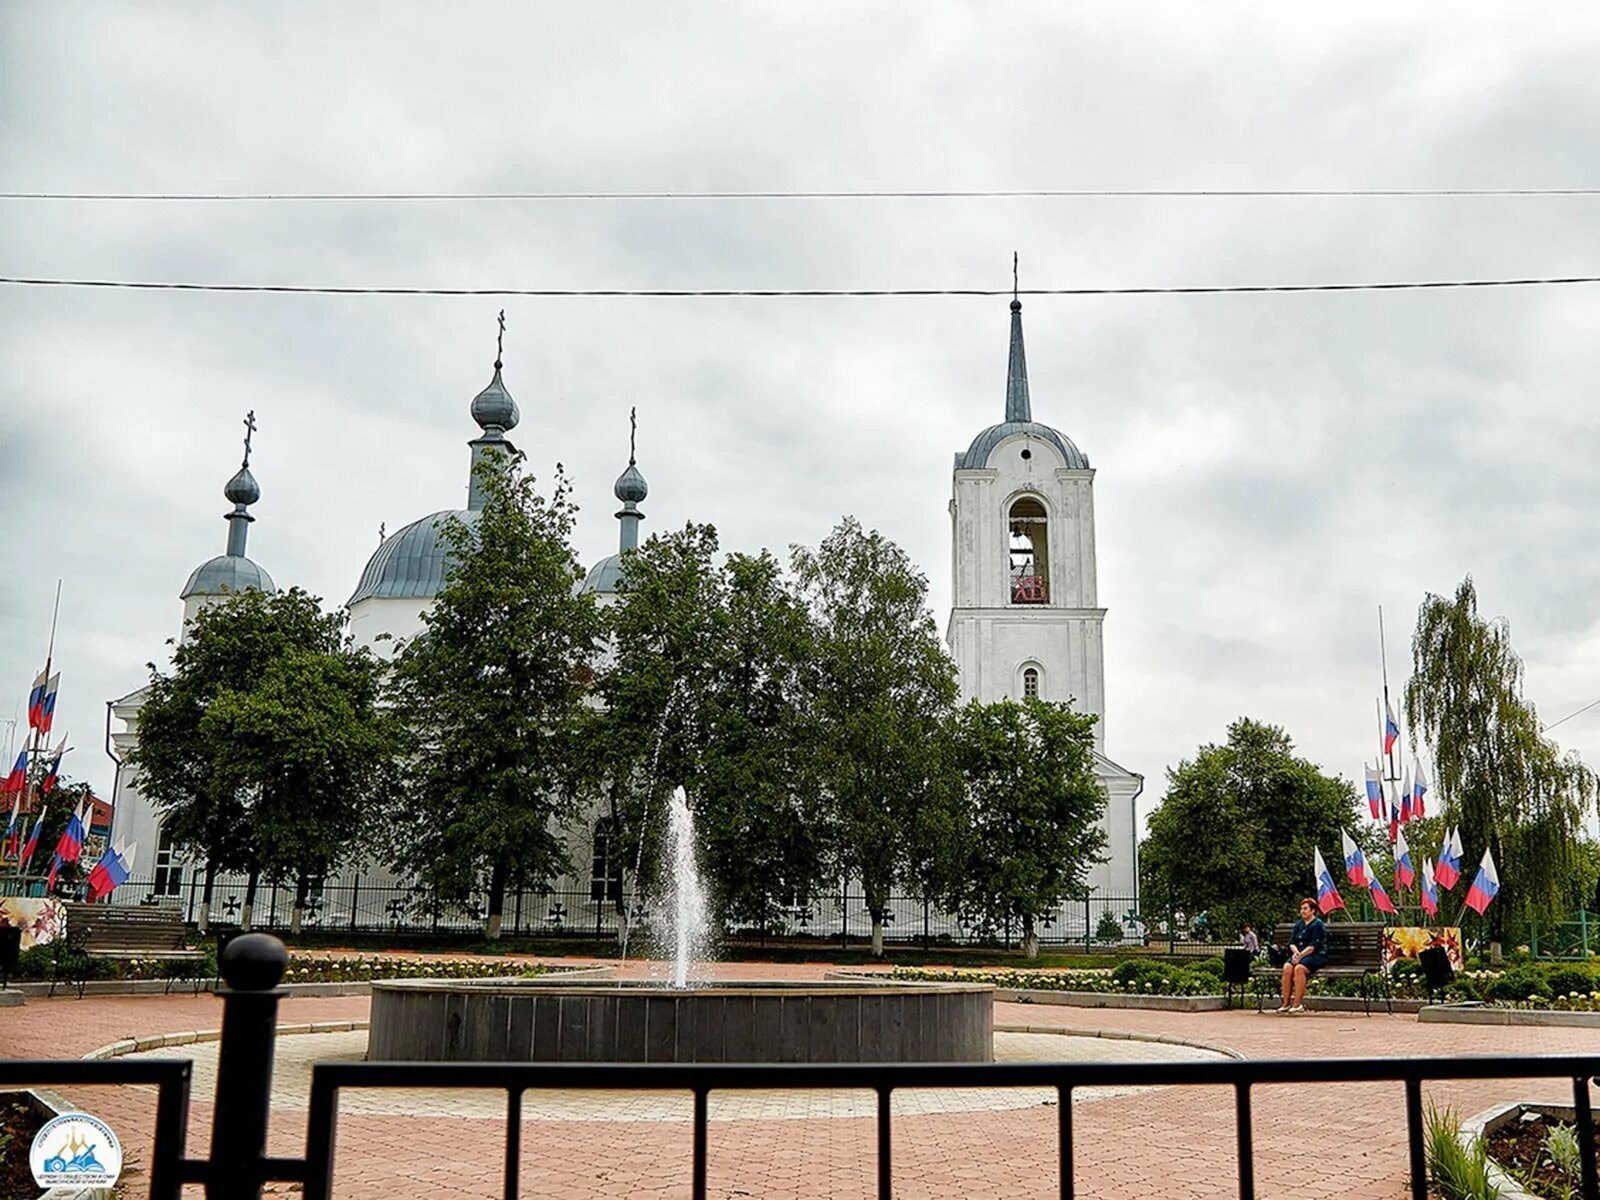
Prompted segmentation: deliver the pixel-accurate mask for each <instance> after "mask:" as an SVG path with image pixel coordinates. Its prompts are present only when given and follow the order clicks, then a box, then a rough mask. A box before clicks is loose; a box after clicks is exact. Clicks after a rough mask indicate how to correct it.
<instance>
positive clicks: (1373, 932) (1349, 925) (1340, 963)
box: [1254, 921, 1394, 1016]
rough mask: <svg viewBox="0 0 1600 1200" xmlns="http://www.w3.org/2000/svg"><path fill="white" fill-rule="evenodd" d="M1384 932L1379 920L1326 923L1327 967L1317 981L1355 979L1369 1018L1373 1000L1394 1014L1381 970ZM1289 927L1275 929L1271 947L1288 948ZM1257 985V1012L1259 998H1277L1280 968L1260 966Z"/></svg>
mask: <svg viewBox="0 0 1600 1200" xmlns="http://www.w3.org/2000/svg"><path fill="white" fill-rule="evenodd" d="M1383 930H1384V926H1383V923H1382V922H1381V921H1331V922H1329V923H1328V965H1327V966H1325V967H1323V968H1322V969H1321V970H1320V971H1318V972H1317V974H1316V977H1317V978H1318V979H1357V980H1360V982H1361V1004H1362V1007H1363V1008H1364V1009H1365V1010H1366V1012H1367V1015H1368V1016H1371V1015H1372V1005H1373V1002H1374V1001H1378V1000H1381V1001H1382V1002H1383V1003H1384V1004H1385V1006H1387V1008H1388V1010H1389V1011H1390V1012H1391V1013H1392V1012H1393V1011H1394V997H1393V994H1392V993H1391V992H1390V990H1389V976H1388V974H1387V973H1386V972H1385V971H1384V969H1383ZM1293 932H1294V926H1293V925H1292V924H1284V925H1278V926H1275V927H1274V928H1273V930H1272V945H1274V946H1284V947H1287V946H1288V945H1289V935H1290V934H1292V933H1293ZM1254 976H1255V982H1256V1011H1257V1012H1260V1011H1261V1003H1262V999H1263V998H1264V997H1265V996H1267V995H1276V994H1277V990H1278V982H1279V980H1280V979H1281V978H1282V976H1283V968H1282V967H1274V966H1262V967H1257V968H1256V969H1255V972H1254Z"/></svg>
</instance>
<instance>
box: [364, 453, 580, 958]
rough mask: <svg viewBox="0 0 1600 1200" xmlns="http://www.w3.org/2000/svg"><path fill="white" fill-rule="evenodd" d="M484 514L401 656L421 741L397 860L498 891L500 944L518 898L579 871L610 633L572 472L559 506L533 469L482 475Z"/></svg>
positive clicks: (458, 889) (461, 887)
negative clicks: (586, 709)
mask: <svg viewBox="0 0 1600 1200" xmlns="http://www.w3.org/2000/svg"><path fill="white" fill-rule="evenodd" d="M474 470H475V472H476V475H477V479H478V482H479V484H480V485H481V487H482V489H483V494H484V498H485V499H484V505H483V508H482V509H481V511H480V512H479V514H478V518H477V520H476V522H475V523H473V524H472V525H468V524H467V523H465V522H463V521H461V520H460V519H458V518H450V519H449V520H448V521H447V522H446V524H445V526H444V529H443V536H444V538H445V541H446V543H447V544H448V545H449V547H450V549H451V552H452V554H453V556H454V565H453V566H452V568H451V570H450V573H449V575H448V576H447V578H446V580H445V584H444V586H443V587H442V588H441V589H440V591H439V594H438V596H437V597H436V598H435V600H434V603H433V606H432V607H431V608H430V609H429V610H428V612H427V613H426V614H425V616H424V617H423V624H424V629H423V631H422V632H421V633H420V634H419V635H418V636H417V637H415V638H413V639H411V640H410V641H409V642H408V643H407V644H406V645H405V646H404V647H403V648H402V650H401V652H400V654H399V655H398V656H397V658H396V660H395V664H394V672H393V676H392V682H393V691H392V696H393V701H394V705H395V712H396V714H397V716H398V717H399V718H400V719H401V720H402V722H403V723H404V725H405V727H406V728H407V729H408V730H409V731H410V733H411V736H412V738H413V742H412V746H411V752H410V754H409V755H408V759H407V769H406V772H405V777H404V784H403V786H402V787H401V789H400V797H401V798H400V802H399V803H398V804H397V805H396V806H395V812H394V816H395V822H394V838H393V846H392V850H391V854H392V857H393V859H394V860H395V861H396V863H397V865H400V866H401V867H403V868H406V869H408V870H410V871H411V872H413V873H414V874H415V875H416V876H418V877H419V878H421V879H422V880H424V881H426V882H428V883H431V884H432V885H434V887H436V888H437V889H438V892H439V894H440V895H441V896H444V897H445V898H447V899H451V900H455V901H466V900H467V899H468V898H469V897H470V896H471V895H472V894H473V893H474V892H476V891H478V890H479V889H480V888H482V889H485V890H487V892H488V911H487V914H486V928H485V932H486V933H487V934H488V936H490V937H498V936H499V933H500V925H501V917H502V914H503V912H504V910H505V895H506V891H507V889H508V888H510V887H517V888H522V887H535V888H537V887H547V886H549V883H550V881H551V880H553V879H554V878H555V877H557V876H558V875H559V874H560V873H561V872H562V871H564V870H565V869H566V867H567V862H568V859H567V852H566V847H565V844H564V842H563V840H562V836H561V827H562V824H563V822H564V820H565V819H566V818H567V817H568V816H570V814H571V811H572V804H571V800H570V797H572V796H573V795H574V794H575V792H576V789H577V788H578V786H579V785H580V784H581V779H580V778H578V777H577V773H576V768H577V767H578V765H579V764H580V763H581V761H582V760H581V759H580V758H579V757H578V756H576V755H575V754H574V742H575V740H576V735H577V729H578V725H579V721H580V716H581V713H582V709H583V705H584V700H585V697H586V696H587V694H588V692H589V689H590V687H591V684H592V671H591V666H590V663H591V660H592V658H593V656H594V653H595V650H596V646H597V642H598V638H599V633H600V624H599V617H598V614H597V612H596V609H595V605H594V599H593V597H592V596H589V595H586V594H582V593H580V592H579V591H578V590H577V588H576V584H577V582H578V580H579V579H580V578H581V577H582V572H581V571H580V569H579V566H578V559H577V555H576V554H575V553H574V551H573V549H572V543H571V537H572V528H573V522H574V518H575V516H576V512H577V510H576V507H575V505H574V504H573V503H572V500H571V497H570V492H569V488H568V484H567V481H566V478H565V476H564V475H563V474H562V473H561V469H560V467H559V466H558V467H557V469H556V477H555V485H554V487H553V488H552V489H551V494H550V495H549V496H548V497H545V496H542V495H540V493H539V492H538V491H537V489H536V487H535V482H534V480H533V478H532V477H531V476H529V475H526V474H525V473H523V471H522V470H521V460H520V456H515V457H509V458H508V457H507V456H506V455H503V454H500V453H497V452H491V453H489V454H486V455H485V456H484V458H483V460H482V461H480V462H479V463H478V465H477V466H476V467H475V468H474Z"/></svg>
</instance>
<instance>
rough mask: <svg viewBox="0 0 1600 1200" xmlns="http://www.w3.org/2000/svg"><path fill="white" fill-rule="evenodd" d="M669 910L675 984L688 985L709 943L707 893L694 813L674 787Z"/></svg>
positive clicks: (669, 819) (669, 840) (670, 815)
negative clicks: (691, 969) (697, 851)
mask: <svg viewBox="0 0 1600 1200" xmlns="http://www.w3.org/2000/svg"><path fill="white" fill-rule="evenodd" d="M667 870H668V876H667V911H668V913H669V914H670V916H669V920H670V921H671V925H670V930H671V935H672V936H671V939H670V943H671V945H672V949H673V954H672V986H673V987H675V988H681V987H688V986H689V966H690V964H691V963H693V962H694V961H695V960H696V959H697V958H701V957H703V956H704V954H705V952H706V946H707V942H708V937H707V931H708V925H707V920H706V917H707V914H706V894H705V888H704V887H703V886H702V885H701V882H700V866H699V862H698V860H697V858H696V855H695V844H694V814H693V813H691V812H690V811H689V797H688V796H687V795H685V794H684V790H683V789H682V788H681V787H679V788H673V789H672V799H671V800H670V801H669V802H668V804H667Z"/></svg>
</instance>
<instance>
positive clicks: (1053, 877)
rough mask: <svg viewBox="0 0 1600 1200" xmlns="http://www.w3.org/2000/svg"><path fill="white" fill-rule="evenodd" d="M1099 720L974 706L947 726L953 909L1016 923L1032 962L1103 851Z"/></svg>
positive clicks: (1008, 706)
mask: <svg viewBox="0 0 1600 1200" xmlns="http://www.w3.org/2000/svg"><path fill="white" fill-rule="evenodd" d="M1095 719H1096V718H1095V717H1093V716H1092V715H1086V714H1082V713H1076V712H1073V711H1072V709H1071V708H1070V707H1069V706H1068V705H1065V704H1047V703H1045V702H1044V701H1041V700H1024V701H1022V702H1021V703H1018V702H1016V701H1014V700H1001V701H999V702H997V703H994V704H980V703H979V702H978V701H976V700H974V701H972V702H971V703H969V704H967V705H966V706H964V707H963V708H961V709H959V710H957V712H956V713H955V715H954V716H953V717H952V719H951V721H950V725H949V730H948V734H947V736H948V737H949V739H950V742H951V750H950V757H951V761H952V763H953V765H954V766H955V768H956V771H957V773H958V775H959V778H960V780H961V784H962V790H963V793H964V817H965V820H964V822H963V829H962V834H963V836H962V838H961V844H962V845H964V846H965V847H966V854H965V856H964V858H963V860H962V866H961V871H960V874H959V876H958V880H957V882H956V885H955V887H954V888H953V889H952V890H951V895H950V902H951V905H952V907H954V908H955V909H956V910H957V911H958V912H962V913H965V914H969V915H971V916H975V917H977V918H979V919H980V921H981V922H982V923H983V924H985V925H988V926H990V927H994V926H1000V925H1004V924H1006V923H1008V922H1010V921H1013V920H1015V921H1017V922H1018V923H1019V924H1020V926H1021V928H1022V947H1023V953H1024V954H1026V955H1027V957H1029V958H1037V957H1038V955H1039V935H1038V922H1039V920H1040V919H1041V918H1042V917H1044V916H1045V915H1047V914H1048V913H1050V912H1052V911H1053V910H1055V909H1056V908H1057V907H1058V906H1059V905H1060V904H1061V902H1062V901H1063V900H1065V899H1068V898H1069V897H1075V896H1081V895H1083V894H1084V886H1085V883H1086V882H1087V879H1088V873H1089V867H1090V866H1091V865H1092V864H1094V863H1095V862H1098V861H1100V858H1099V855H1100V851H1102V850H1103V849H1104V848H1105V843H1106V838H1105V832H1104V831H1103V830H1102V829H1101V828H1100V818H1101V816H1102V815H1103V814H1104V812H1105V806H1106V797H1105V792H1104V790H1103V789H1102V788H1101V786H1100V781H1099V780H1098V779H1097V778H1096V777H1095V773H1094V724H1095ZM1119 936H1120V933H1119Z"/></svg>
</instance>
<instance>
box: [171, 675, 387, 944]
mask: <svg viewBox="0 0 1600 1200" xmlns="http://www.w3.org/2000/svg"><path fill="white" fill-rule="evenodd" d="M381 672H382V668H381V666H380V664H379V662H378V660H377V659H376V658H375V657H374V656H373V655H372V654H370V653H367V652H365V651H352V650H350V649H348V648H345V647H338V646H333V645H329V646H324V647H321V648H305V647H289V648H287V649H286V650H285V652H284V653H283V654H281V655H279V656H278V657H276V658H274V659H273V660H272V661H270V662H269V663H267V665H266V668H265V670H263V671H262V673H261V675H260V677H259V678H258V679H257V681H256V682H255V684H254V686H252V687H251V688H249V689H248V690H243V689H241V690H231V691H227V692H224V693H222V694H220V695H218V696H217V697H216V699H215V700H214V702H213V703H212V704H211V706H210V708H209V710H208V711H207V712H206V715H205V717H204V718H203V719H202V721H201V727H202V730H203V732H204V734H205V736H206V737H207V738H208V739H209V740H211V741H212V742H214V743H215V744H216V745H217V746H219V747H223V748H224V750H223V752H222V753H221V754H219V756H218V759H217V762H216V775H217V779H218V781H219V783H221V784H222V785H223V786H225V787H229V788H232V789H235V790H238V791H240V792H244V793H247V794H250V795H253V796H254V798H255V800H254V804H253V805H252V806H251V811H250V826H251V839H252V842H253V854H254V858H255V861H256V862H258V863H259V864H261V866H262V867H263V868H265V870H266V873H267V874H268V876H269V877H270V878H272V879H275V880H282V881H287V882H289V883H291V884H292V885H293V887H294V906H293V909H292V915H291V917H290V928H291V930H293V931H294V932H296V933H298V932H299V930H300V924H301V921H302V919H303V916H304V912H305V904H306V894H307V891H308V889H309V887H310V885H311V883H312V882H313V881H314V880H317V879H320V878H322V877H323V876H325V875H327V874H328V873H329V872H330V871H331V870H333V868H334V867H335V865H337V864H338V863H340V862H341V861H346V862H348V861H350V859H351V858H352V857H353V855H354V852H356V851H357V850H358V849H359V848H365V847H366V846H367V845H368V843H369V841H370V840H371V836H372V835H373V834H374V833H375V832H376V830H375V824H376V823H375V821H374V819H373V814H374V813H375V812H376V811H377V810H378V809H379V807H380V806H381V804H382V803H383V801H384V800H385V799H387V797H388V795H389V794H391V791H392V783H393V780H394V778H395V774H396V755H397V753H398V751H399V749H400V747H401V744H402V739H401V737H400V728H399V725H398V723H397V722H396V721H395V719H394V717H393V715H392V713H390V712H389V711H388V709H387V708H386V707H385V706H382V705H381V704H380V694H381V687H380V685H381V680H382V676H381ZM253 893H254V886H253V885H252V887H251V888H250V890H249V892H248V893H247V895H246V903H247V904H253V903H254V894H253ZM247 919H248V918H247Z"/></svg>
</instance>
